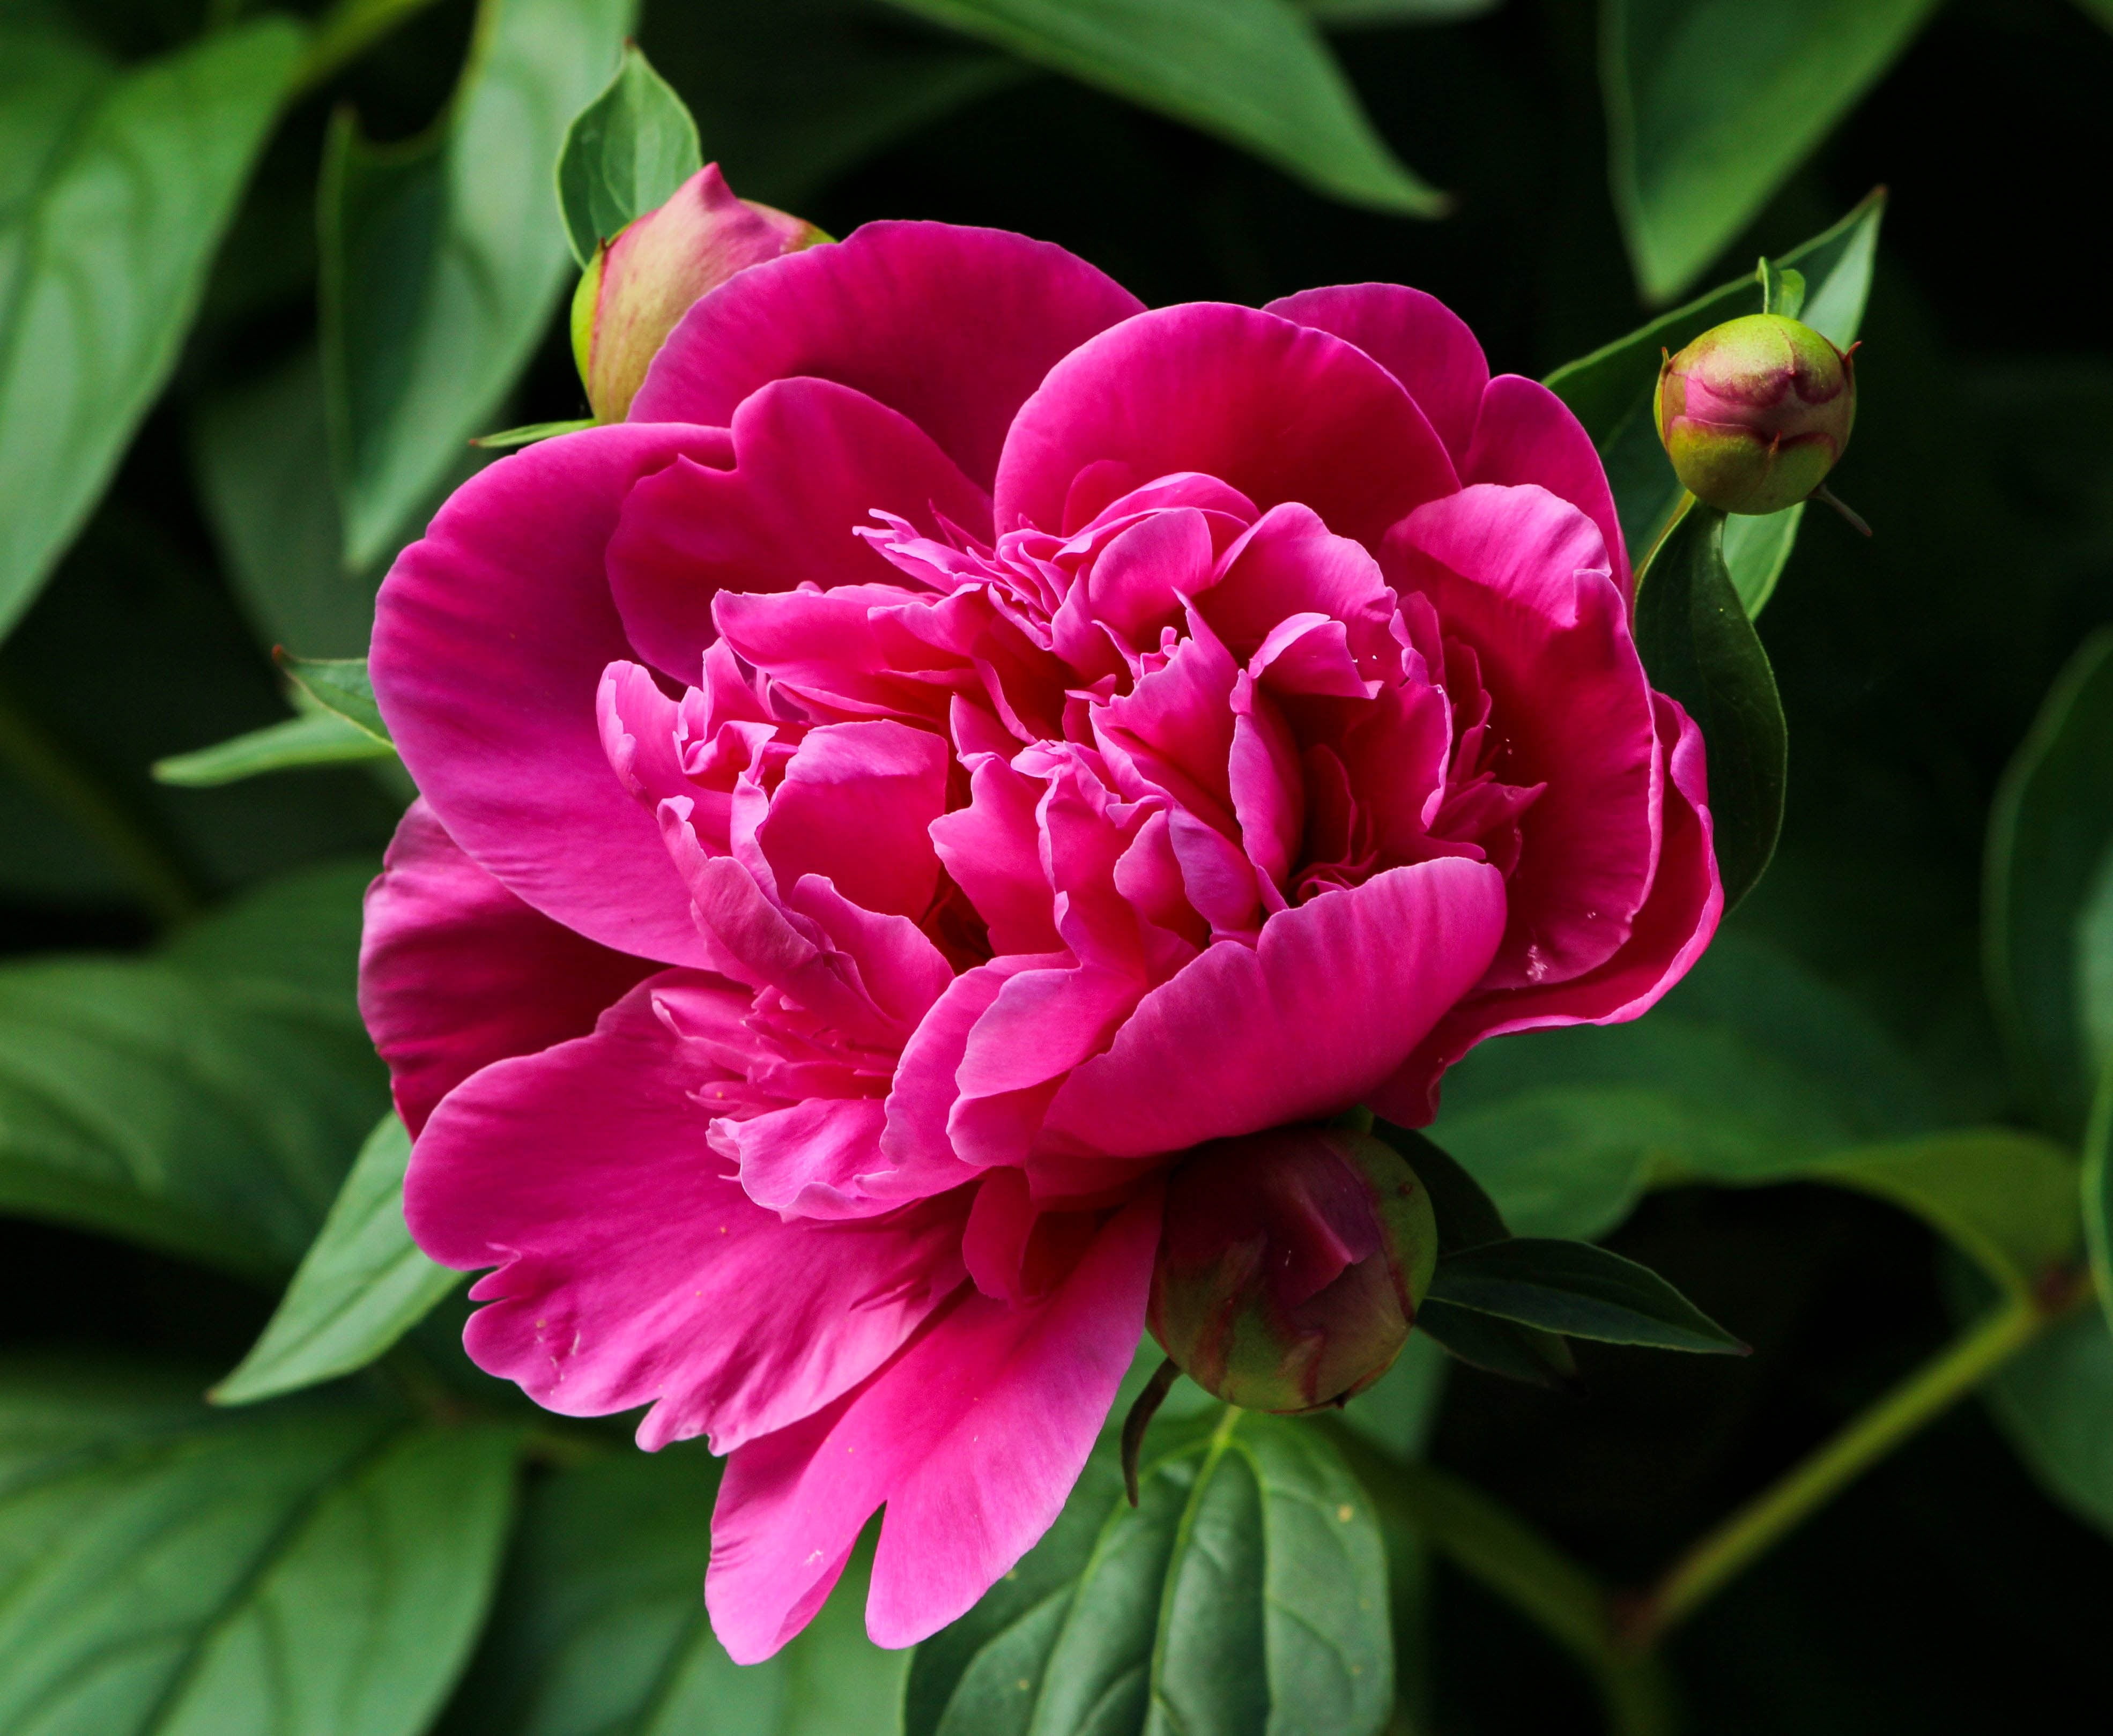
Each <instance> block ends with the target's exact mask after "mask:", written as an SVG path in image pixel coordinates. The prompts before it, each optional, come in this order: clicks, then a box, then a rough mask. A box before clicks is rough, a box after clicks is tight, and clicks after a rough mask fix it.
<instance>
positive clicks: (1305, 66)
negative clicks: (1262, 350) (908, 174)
mask: <svg viewBox="0 0 2113 1736" xmlns="http://www.w3.org/2000/svg"><path fill="white" fill-rule="evenodd" d="M891 3H892V4H894V5H896V6H898V7H901V8H902V9H903V10H904V11H910V12H915V13H916V14H918V15H919V16H921V17H925V18H929V19H930V20H932V21H933V22H934V23H936V24H943V25H950V26H952V28H953V29H955V30H961V31H963V32H965V34H968V35H970V36H974V37H978V38H980V39H982V40H983V41H985V42H989V43H996V44H997V46H998V47H1000V48H1006V49H1010V50H1011V52H1012V53H1015V54H1017V55H1019V56H1020V57H1021V58H1022V59H1023V60H1028V61H1032V62H1034V63H1035V64H1036V65H1038V66H1047V67H1050V68H1052V69H1053V70H1054V71H1058V72H1063V73H1067V74H1069V75H1070V76H1071V77H1073V78H1076V79H1079V80H1083V81H1084V83H1086V84H1088V85H1098V86H1099V87H1100V88H1101V89H1103V90H1107V91H1111V92H1112V93H1114V94H1116V96H1119V97H1123V98H1126V99H1128V100H1129V101H1130V102H1133V103H1139V104H1141V105H1143V107H1147V108H1152V109H1157V110H1158V111H1159V112H1161V113H1162V114H1166V115H1171V116H1173V117H1174V118H1175V120H1177V121H1186V122H1187V123H1188V124H1189V125H1190V126H1196V127H1199V128H1201V129H1202V130H1204V131H1205V132H1208V133H1214V134H1216V135H1217V136H1218V137H1220V138H1221V139H1226V140H1228V141H1229V142H1230V143H1231V144H1236V145H1239V146H1240V147H1242V148H1244V149H1247V150H1250V151H1253V152H1254V153H1256V154H1257V156H1260V157H1262V158H1266V160H1268V161H1269V162H1273V163H1275V164H1276V165H1277V166H1278V167H1280V168H1282V169H1284V170H1285V171H1287V172H1288V173H1289V174H1292V175H1294V176H1297V177H1298V178H1299V179H1300V180H1303V181H1305V182H1306V183H1307V184H1308V185H1310V186H1312V187H1315V188H1317V189H1318V190H1320V191H1321V192H1323V193H1327V194H1332V195H1333V196H1335V198H1337V199H1344V200H1347V201H1348V202H1349V203H1352V204H1358V205H1368V206H1371V207H1372V208H1374V209H1376V210H1380V211H1395V212H1403V213H1404V214H1407V215H1409V216H1414V217H1436V216H1439V215H1440V214H1441V213H1442V212H1444V209H1445V208H1446V204H1447V201H1446V199H1445V197H1444V194H1440V193H1439V192H1438V191H1437V190H1435V189H1434V188H1432V187H1431V186H1430V185H1427V184H1426V183H1425V182H1424V181H1422V180H1419V179H1418V178H1417V176H1415V175H1413V174H1412V173H1411V172H1410V171H1408V169H1406V168H1404V167H1403V166H1402V164H1401V163H1400V162H1399V160H1397V158H1395V157H1394V153H1393V152H1392V151H1391V150H1390V149H1389V148H1388V146H1387V144H1386V142H1385V140H1384V139H1381V137H1380V135H1378V134H1377V133H1376V132H1375V131H1374V130H1372V125H1371V121H1368V120H1367V119H1366V118H1365V114H1364V111H1363V110H1362V108H1360V107H1358V99H1357V95H1356V93H1355V92H1353V90H1352V89H1351V88H1350V85H1349V80H1346V79H1345V78H1344V76H1343V74H1342V70H1341V69H1340V68H1339V66H1336V64H1335V60H1334V57H1332V56H1330V53H1329V52H1328V48H1327V45H1326V43H1323V42H1322V41H1321V37H1320V34H1319V32H1318V31H1317V30H1315V29H1314V27H1313V25H1312V23H1311V22H1310V21H1308V19H1306V18H1305V17H1304V16H1302V15H1301V14H1300V13H1298V11H1294V9H1293V8H1292V7H1289V6H1288V5H1286V4H1285V3H1284V0H891Z"/></svg>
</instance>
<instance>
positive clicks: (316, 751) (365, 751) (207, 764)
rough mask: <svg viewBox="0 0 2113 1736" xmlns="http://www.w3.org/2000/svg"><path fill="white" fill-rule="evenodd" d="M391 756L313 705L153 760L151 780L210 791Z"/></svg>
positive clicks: (379, 744) (391, 752)
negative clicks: (265, 777)
mask: <svg viewBox="0 0 2113 1736" xmlns="http://www.w3.org/2000/svg"><path fill="white" fill-rule="evenodd" d="M394 755H395V749H394V748H393V747H389V746H387V745H386V744H385V743H383V742H377V741H376V740H375V739H374V738H373V737H372V736H371V735H369V734H368V733H367V732H366V731H365V730H364V729H358V728H357V727H355V726H354V724H349V723H347V722H346V721H345V719H343V718H341V717H340V716H339V715H337V713H335V711H326V710H322V708H321V707H320V706H318V707H317V709H316V710H313V711H307V712H303V714H302V715H300V716H299V717H290V718H288V719H287V720H285V722H284V723H282V724H266V725H265V726H264V727H263V728H262V729H252V730H251V731H250V732H249V733H248V734H246V735H238V736H236V737H235V738H234V739H233V740H231V741H226V742H220V743H218V744H217V746H215V747H201V748H199V750H198V751H197V752H195V753H180V754H177V755H176V756H173V757H172V758H170V759H167V760H157V761H155V762H154V777H155V780H156V781H157V783H173V784H176V785H177V786H179V787H180V788H185V789H212V788H216V787H217V786H218V785H220V784H222V783H239V782H240V781H241V780H242V779H244V778H254V777H257V776H258V775H259V774H262V773H264V772H267V771H290V770H297V769H299V768H300V767H303V766H308V765H356V764H358V762H359V761H363V760H386V759H390V758H392V757H393V756H394Z"/></svg>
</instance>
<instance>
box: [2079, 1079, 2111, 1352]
mask: <svg viewBox="0 0 2113 1736" xmlns="http://www.w3.org/2000/svg"><path fill="white" fill-rule="evenodd" d="M2080 1179H2081V1181H2082V1183H2083V1187H2082V1194H2083V1199H2082V1215H2083V1241H2084V1246H2085V1248H2086V1249H2087V1250H2088V1253H2089V1254H2090V1257H2091V1278H2092V1287H2093V1288H2094V1289H2096V1290H2097V1292H2098V1305H2099V1307H2100V1308H2101V1309H2103V1310H2104V1311H2105V1315H2106V1322H2107V1323H2108V1324H2109V1325H2113V1067H2108V1068H2107V1069H2106V1077H2105V1078H2104V1079H2103V1080H2101V1081H2100V1082H2099V1086H2098V1095H2097V1099H2096V1100H2095V1101H2094V1102H2093V1103H2092V1106H2091V1122H2090V1125H2089V1126H2088V1127H2087V1128H2086V1129H2085V1130H2084V1135H2083V1174H2082V1176H2081V1178H2080Z"/></svg>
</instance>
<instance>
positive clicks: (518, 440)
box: [470, 416, 595, 452]
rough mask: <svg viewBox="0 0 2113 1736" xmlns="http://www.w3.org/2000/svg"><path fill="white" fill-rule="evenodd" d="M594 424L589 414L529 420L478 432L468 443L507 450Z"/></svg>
mask: <svg viewBox="0 0 2113 1736" xmlns="http://www.w3.org/2000/svg"><path fill="white" fill-rule="evenodd" d="M594 425H595V421H594V418H593V417H591V416H582V417H581V418H577V420H575V421H573V422H531V423H524V424H523V426H521V427H518V428H501V429H500V431H499V432H497V433H496V434H480V435H478V436H477V438H476V439H475V440H473V441H471V442H470V444H471V445H472V446H481V447H482V448H483V449H484V450H486V451H487V452H509V451H511V450H513V448H514V447H516V446H532V445H535V444H536V441H539V440H555V439H556V438H557V437H558V436H559V435H560V434H577V433H578V432H580V430H581V429H582V428H591V427H593V426H594Z"/></svg>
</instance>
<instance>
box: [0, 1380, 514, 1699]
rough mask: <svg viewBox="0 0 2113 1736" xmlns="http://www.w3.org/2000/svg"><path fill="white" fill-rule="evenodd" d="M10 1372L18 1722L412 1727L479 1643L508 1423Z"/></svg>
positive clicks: (0, 1480)
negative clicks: (252, 1405) (208, 1403)
mask: <svg viewBox="0 0 2113 1736" xmlns="http://www.w3.org/2000/svg"><path fill="white" fill-rule="evenodd" d="M171 1384H172V1383H171V1382H167V1381H153V1382H150V1381H148V1380H143V1379H142V1378H140V1377H139V1376H138V1375H136V1374H135V1375H133V1376H132V1377H130V1378H129V1379H128V1378H125V1377H121V1376H119V1375H117V1374H116V1373H80V1372H77V1371H74V1370H67V1371H65V1372H60V1371H58V1370H57V1369H54V1368H44V1367H38V1366H30V1367H24V1366H21V1365H19V1364H17V1365H14V1366H11V1367H8V1368H4V1369H0V1585H5V1586H6V1587H7V1596H6V1598H5V1600H4V1601H0V1729H7V1730H10V1731H20V1732H23V1733H25V1736H26V1733H28V1732H30V1731H32V1730H34V1731H39V1732H46V1731H48V1732H52V1733H54V1736H56V1733H58V1732H62V1731H63V1732H73V1731H78V1732H81V1733H83V1736H86V1733H89V1732H93V1733H94V1736H162V1733H167V1736H178V1733H185V1736H188V1733H194V1732H195V1733H199V1736H205V1733H208V1732H209V1733H211V1736H415V1733H416V1732H418V1731H419V1730H421V1729H423V1728H424V1726H425V1724H426V1721H427V1719H428V1718H429V1717H430V1716H431V1714H432V1711H433V1710H434V1708H435V1707H436V1706H437V1705H438V1703H439V1702H440V1699H441V1697H443V1696H444V1695H445V1693H446V1692H447V1689H448V1686H449V1684H450V1682H451V1681H452V1680H453V1679H454V1675H455V1673H456V1671H457V1670H458V1669H459V1667H460V1665H461V1664H462V1661H463V1658H464V1657H465V1656H467V1654H468V1650H469V1647H470V1645H471V1642H472V1640H473V1639H474V1638H475V1635H476V1632H477V1624H478V1621H479V1620H480V1618H481V1616H482V1615H483V1612H484V1607H485V1604H486V1599H487V1597H489V1595H490V1592H491V1583H492V1581H493V1578H495V1574H496V1570H497V1567H498V1564H499V1557H500V1551H501V1549H502V1546H503V1545H504V1541H505V1533H506V1526H507V1520H508V1518H509V1512H510V1510H511V1508H512V1505H513V1451H514V1446H515V1440H516V1437H515V1435H514V1433H513V1431H512V1430H510V1429H493V1428H456V1429H440V1428H431V1427H427V1426H423V1425H420V1424H416V1423H405V1422H404V1421H403V1420H401V1419H400V1418H392V1417H390V1416H389V1415H387V1414H377V1413H375V1412H372V1411H368V1410H363V1409H348V1408H342V1407H335V1408H331V1409H313V1408H306V1407H295V1408H293V1409H276V1410H272V1411H267V1412H264V1413H262V1414H254V1415H252V1416H250V1417H247V1418H244V1419H242V1420H240V1421H230V1420H227V1419H225V1418H219V1417H216V1416H215V1415H213V1414H212V1413H211V1412H209V1411H208V1410H207V1409H206V1408H205V1407H204V1406H203V1405H197V1404H195V1403H191V1404H184V1403H180V1402H179V1401H178V1400H176V1396H175V1395H174V1393H173V1391H171V1390H170V1388H171Z"/></svg>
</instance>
